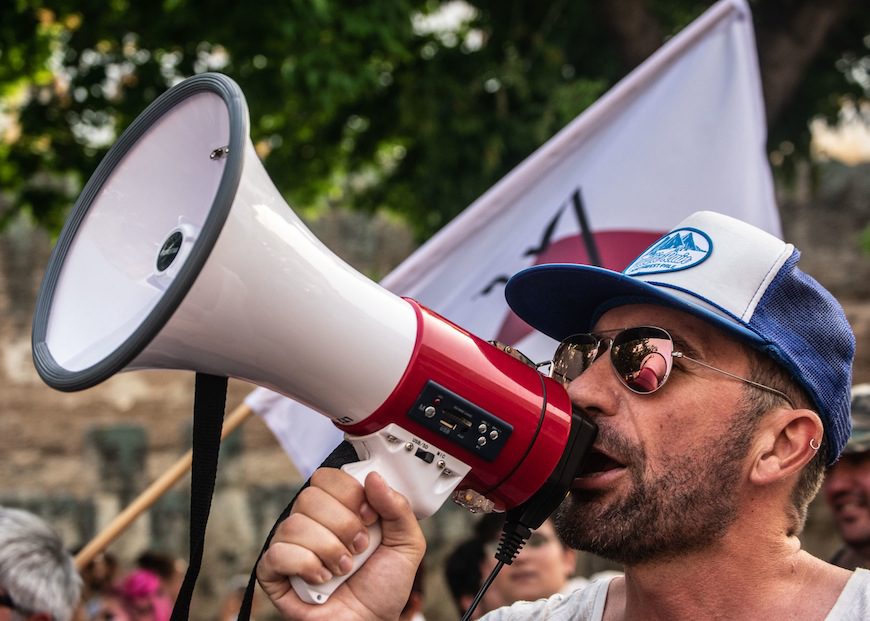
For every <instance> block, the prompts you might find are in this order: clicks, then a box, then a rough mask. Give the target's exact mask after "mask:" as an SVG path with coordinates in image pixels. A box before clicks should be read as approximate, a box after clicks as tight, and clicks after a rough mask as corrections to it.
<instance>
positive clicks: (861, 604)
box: [480, 569, 870, 621]
mask: <svg viewBox="0 0 870 621" xmlns="http://www.w3.org/2000/svg"><path fill="white" fill-rule="evenodd" d="M615 577H616V576H608V577H606V578H601V579H598V580H594V581H593V582H591V583H590V584H589V586H587V587H586V588H584V589H580V590H579V591H574V592H573V593H570V594H568V595H563V594H561V593H557V594H556V595H553V596H551V597H549V598H547V599H539V600H537V601H535V602H516V603H515V604H512V605H511V606H505V607H504V608H499V609H498V610H493V611H492V612H490V613H489V614H486V615H484V616H483V617H482V618H481V620H480V621H601V619H602V618H603V617H604V604H605V602H606V601H607V588H608V587H609V586H610V581H611V580H613V578H615ZM867 619H870V570H867V569H856V570H855V571H854V572H853V573H852V577H851V578H849V582H847V583H846V586H845V588H844V589H843V592H842V593H840V597H839V598H837V602H836V603H835V604H834V607H833V608H832V609H831V612H829V613H828V616H827V617H825V621H866V620H867Z"/></svg>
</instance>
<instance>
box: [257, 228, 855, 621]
mask: <svg viewBox="0 0 870 621" xmlns="http://www.w3.org/2000/svg"><path fill="white" fill-rule="evenodd" d="M799 256H800V254H799V252H798V251H797V250H796V249H795V248H794V247H793V246H792V245H791V244H786V243H784V242H783V241H781V240H779V239H777V238H776V237H774V236H772V235H769V234H768V233H766V232H764V231H761V230H759V229H757V228H755V227H753V226H750V225H748V224H746V223H743V222H741V221H739V220H736V219H734V218H730V217H728V216H724V215H721V214H717V213H712V212H698V213H695V214H693V215H692V216H690V217H689V218H687V219H686V220H684V221H683V222H682V223H680V224H679V225H678V226H677V227H676V228H675V229H673V230H672V231H671V232H670V233H668V234H667V235H665V236H664V237H663V238H662V239H661V240H659V241H658V242H656V243H655V244H653V245H652V246H651V247H650V248H648V249H647V250H646V251H645V252H644V253H643V254H641V256H640V257H638V258H637V259H635V261H634V262H633V263H632V264H631V265H629V267H628V268H626V270H625V271H624V272H622V273H619V272H614V271H611V270H606V269H602V268H597V267H592V266H583V265H566V264H558V265H538V266H534V267H531V268H528V269H526V270H523V271H521V272H519V273H518V274H516V275H515V276H514V277H513V278H512V279H511V280H510V281H509V282H508V284H507V286H506V289H505V295H506V297H507V299H508V302H509V304H510V305H511V308H512V309H513V310H514V312H515V313H517V315H519V317H520V318H521V319H523V320H524V321H526V322H527V323H529V324H530V325H532V326H533V327H535V328H537V329H538V330H540V331H541V332H543V333H545V334H547V335H548V336H551V337H553V338H554V339H555V340H557V341H561V343H560V345H559V346H558V348H557V349H556V353H555V355H554V361H553V363H552V365H551V367H552V368H551V374H552V375H553V377H555V378H556V379H559V380H561V381H562V382H563V383H564V385H565V386H566V388H567V392H568V395H569V396H570V398H571V400H572V402H573V404H574V406H575V407H576V408H577V410H578V411H579V412H581V413H583V414H584V415H585V416H587V417H589V418H590V419H592V420H594V421H595V423H596V424H597V425H598V436H597V438H596V440H595V443H594V446H593V448H592V450H591V452H590V454H589V455H588V456H587V458H586V460H585V465H584V467H583V469H582V470H581V471H580V472H578V473H577V476H576V478H575V479H574V483H573V486H572V489H571V491H570V494H569V495H568V496H567V497H566V499H565V501H564V502H563V503H562V505H561V506H560V508H559V509H558V510H557V512H556V514H555V517H554V521H555V523H556V528H557V532H558V533H559V536H560V537H561V538H562V539H563V540H564V541H565V542H566V543H568V544H569V545H571V546H572V547H574V548H576V549H580V550H585V551H589V552H592V553H595V554H599V555H601V556H604V557H605V558H609V559H611V560H614V561H617V562H620V563H622V564H623V565H624V569H625V574H624V576H617V577H609V578H607V579H602V580H596V581H593V582H592V583H591V584H590V585H589V586H587V587H586V588H584V589H580V590H577V591H574V592H573V593H571V594H568V595H564V594H557V595H553V596H551V597H549V598H546V599H543V600H538V601H536V602H522V603H516V604H513V605H512V606H510V607H507V608H500V609H498V610H496V611H493V612H491V613H489V614H488V615H487V616H485V617H484V619H486V620H487V621H502V620H520V619H523V620H525V619H528V620H535V621H538V620H548V621H568V620H571V621H575V620H591V621H598V620H602V619H607V620H608V621H610V620H631V619H644V620H666V621H680V620H692V621H694V620H697V619H711V618H716V619H746V620H755V619H802V620H803V619H807V620H808V619H814V620H822V619H826V620H830V621H834V620H837V621H843V620H853V619H854V620H859V619H868V618H870V571H868V570H865V569H857V570H855V571H852V572H850V571H848V570H846V569H843V568H840V567H836V566H834V565H831V564H829V563H826V562H825V561H823V560H821V559H818V558H815V557H814V556H812V555H811V554H809V553H807V552H806V551H804V550H802V549H801V544H800V540H799V539H798V536H799V534H800V532H801V530H802V529H803V526H804V522H805V519H806V513H807V506H808V504H809V502H810V500H811V499H812V498H813V496H815V494H816V493H817V492H818V490H819V488H820V486H821V483H822V478H823V476H824V471H825V467H826V466H828V465H831V464H833V463H834V462H836V461H837V458H838V457H839V456H840V452H841V451H842V449H843V447H844V446H845V444H846V441H847V440H848V438H849V432H850V427H851V422H850V417H849V402H850V388H851V367H852V360H853V357H854V348H855V338H854V335H853V333H852V330H851V327H850V326H849V324H848V321H847V320H846V317H845V314H844V313H843V310H842V308H841V307H840V305H839V304H838V303H837V302H836V300H835V299H834V298H833V297H832V296H831V294H830V293H829V292H828V291H826V290H825V289H823V288H822V287H821V286H820V285H819V284H818V283H817V282H816V281H815V280H813V279H812V278H811V277H809V276H808V275H807V274H805V273H803V272H802V271H801V270H800V269H798V268H797V261H798V258H799ZM654 352H655V353H660V354H662V356H663V357H664V359H665V361H666V363H667V364H666V366H665V368H664V369H663V370H661V369H659V370H658V372H657V373H655V377H654V378H651V377H644V379H643V381H642V382H635V381H634V378H636V377H638V376H640V375H649V374H648V373H646V374H640V373H639V372H640V371H642V370H643V368H642V367H643V361H644V360H646V359H648V356H649V354H651V353H654ZM654 358H656V357H654ZM378 519H379V520H380V524H381V528H382V532H383V539H382V542H381V544H380V545H379V546H378V547H377V548H376V549H375V551H374V553H373V554H372V555H371V556H370V557H369V558H368V560H367V561H366V563H365V564H363V565H362V567H361V568H360V569H359V570H358V571H357V572H356V573H354V574H353V575H352V576H350V577H349V579H348V580H347V581H345V582H344V583H343V584H342V585H341V586H340V587H338V588H337V589H336V590H335V592H334V593H333V594H332V596H331V597H330V598H329V600H328V601H326V602H325V603H324V604H322V605H320V606H318V605H309V604H305V603H304V602H303V601H302V600H300V599H299V598H298V597H297V595H296V593H295V592H294V591H293V589H292V588H291V586H290V582H289V581H288V576H300V577H301V578H302V579H304V580H306V581H308V582H311V583H321V582H323V581H324V580H325V579H327V578H328V577H329V576H331V575H334V574H344V573H347V572H348V567H349V561H350V560H351V555H352V554H353V553H354V552H355V551H357V550H359V549H363V548H364V547H365V544H366V543H367V528H366V527H367V525H368V524H371V523H373V522H374V521H376V520H378ZM425 547H426V543H425V539H424V537H423V534H422V531H421V529H420V526H419V524H418V523H417V521H416V520H415V519H414V515H413V512H412V510H411V508H410V506H409V503H408V501H407V499H405V498H404V497H403V496H402V495H401V494H398V493H397V492H395V491H394V490H392V489H391V488H390V487H389V486H388V485H387V483H386V481H384V479H383V478H382V477H380V476H379V475H377V474H376V473H371V474H369V475H368V477H367V478H366V480H365V484H364V485H363V486H361V485H360V484H359V483H357V482H356V480H355V479H353V478H352V477H351V476H350V475H348V474H346V473H344V472H342V471H341V470H335V469H329V468H322V469H320V470H318V471H317V472H315V474H314V476H313V477H312V484H311V486H310V487H309V488H307V489H306V490H304V491H303V492H302V493H301V494H300V495H299V498H298V500H297V502H296V503H295V506H294V508H293V511H292V513H291V515H290V517H288V518H287V519H286V520H285V521H284V522H283V523H282V524H281V525H280V526H279V527H278V528H277V530H276V532H275V536H274V538H273V539H272V541H271V544H270V546H269V548H268V549H267V550H266V552H265V554H264V555H263V557H262V558H261V560H260V562H259V563H258V568H257V576H258V579H259V582H260V585H261V586H262V588H263V589H264V591H265V592H266V594H267V595H268V596H269V597H270V599H271V600H272V602H273V604H274V605H275V606H276V608H277V609H278V610H279V611H280V612H281V614H282V615H283V617H284V618H286V619H303V618H304V619H308V620H311V621H316V620H318V619H337V618H348V617H351V616H352V617H353V618H355V619H394V618H396V617H397V616H398V611H399V610H400V609H401V606H402V605H403V604H404V602H405V600H406V599H407V595H408V591H409V589H410V584H411V580H412V578H413V575H414V569H415V567H416V565H417V563H419V561H420V559H421V558H422V556H423V552H424V550H425Z"/></svg>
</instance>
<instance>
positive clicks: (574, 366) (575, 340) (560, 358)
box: [550, 334, 598, 384]
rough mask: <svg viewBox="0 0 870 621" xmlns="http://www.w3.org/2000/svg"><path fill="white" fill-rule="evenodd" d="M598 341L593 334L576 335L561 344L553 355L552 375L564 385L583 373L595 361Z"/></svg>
mask: <svg viewBox="0 0 870 621" xmlns="http://www.w3.org/2000/svg"><path fill="white" fill-rule="evenodd" d="M597 352H598V339H596V338H595V337H594V336H592V335H591V334H575V335H573V336H569V337H568V338H566V339H565V340H564V341H562V342H561V343H559V346H558V347H557V348H556V353H555V354H554V355H553V366H552V368H551V370H550V375H551V377H553V378H554V379H557V380H559V381H560V382H562V383H563V384H567V383H569V382H570V381H571V380H573V379H574V378H575V377H577V376H578V375H580V374H581V373H583V371H585V370H586V369H587V368H588V367H589V365H590V364H592V362H593V361H594V360H595V356H596V355H597Z"/></svg>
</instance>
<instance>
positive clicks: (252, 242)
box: [33, 74, 595, 603]
mask: <svg viewBox="0 0 870 621" xmlns="http://www.w3.org/2000/svg"><path fill="white" fill-rule="evenodd" d="M505 350H509V348H499V347H495V346H493V345H491V344H489V343H487V342H485V341H482V340H481V339H479V338H477V337H476V336H474V335H472V334H470V333H468V332H467V331H465V330H462V329H461V328H459V327H457V326H455V325H454V324H452V323H450V322H448V321H447V320H445V319H443V318H441V317H439V316H438V315H437V314H435V313H433V312H431V311H429V310H427V309H426V308H424V307H422V306H420V305H419V304H417V303H416V302H414V301H413V300H409V299H404V298H401V297H398V296H396V295H394V294H392V293H390V292H389V291H387V290H385V289H384V288H382V287H380V286H379V285H378V284H376V283H374V282H372V281H371V280H369V279H368V278H366V277H365V276H363V275H361V274H359V273H358V272H356V271H355V270H354V269H352V268H351V267H349V266H348V265H347V264H345V263H344V262H343V261H341V260H340V259H339V258H337V257H336V256H335V255H334V254H333V253H332V252H330V251H329V250H328V249H327V248H326V247H325V246H324V245H323V244H322V243H321V242H320V241H318V240H317V239H316V238H315V237H314V236H313V235H312V234H311V232H310V231H308V229H307V228H306V227H305V226H304V225H303V224H302V222H301V221H300V220H299V218H298V217H297V216H296V215H295V214H294V213H293V211H292V210H291V209H290V208H289V207H288V206H287V204H286V203H285V202H284V200H283V198H282V197H281V195H280V193H279V192H278V191H277V189H276V188H275V187H274V185H273V183H272V182H271V180H270V179H269V177H268V175H267V174H266V172H265V169H264V168H263V166H262V165H261V163H260V161H259V159H258V158H257V156H256V153H255V151H254V148H253V145H252V143H251V141H250V139H249V138H248V113H247V107H246V104H245V99H244V96H243V95H242V92H241V90H240V89H239V87H238V85H236V83H235V82H233V81H232V80H231V79H229V78H228V77H226V76H223V75H220V74H202V75H198V76H195V77H193V78H189V79H188V80H185V81H184V82H181V83H180V84H178V85H177V86H175V87H173V88H171V89H170V90H168V91H167V92H165V93H164V94H163V95H162V96H160V97H159V98H158V99H157V100H156V101H154V102H153V103H152V104H151V105H150V106H149V107H148V108H147V109H146V110H145V111H144V112H143V113H142V114H141V115H140V116H139V117H138V118H137V119H136V120H135V121H134V122H133V123H132V125H131V126H130V127H129V128H128V129H127V130H126V131H125V132H124V133H123V135H122V136H121V137H120V139H119V140H118V141H117V143H116V144H115V145H114V146H113V147H112V148H111V149H110V151H109V152H108V154H107V155H106V157H105V158H104V159H103V161H102V162H101V163H100V165H99V167H98V168H97V170H96V171H95V172H94V174H93V176H92V177H91V179H90V180H89V181H88V183H87V185H86V186H85V188H84V190H83V191H82V194H81V196H80V197H79V200H78V201H77V203H76V205H75V207H74V209H73V211H72V213H71V215H70V217H69V219H68V221H67V223H66V225H65V226H64V229H63V231H62V233H61V235H60V237H59V240H58V242H57V245H56V246H55V248H54V251H53V253H52V256H51V259H50V261H49V265H48V268H47V270H46V274H45V277H44V280H43V283H42V287H41V289H40V292H39V296H38V298H37V305H36V314H35V317H34V322H33V356H34V362H35V364H36V368H37V370H38V372H39V374H40V376H41V377H42V378H43V380H44V381H45V382H46V383H47V384H48V385H50V386H52V387H54V388H57V389H59V390H64V391H75V390H82V389H85V388H89V387H91V386H94V385H95V384H97V383H99V382H102V381H103V380H105V379H107V378H109V377H111V376H112V375H114V374H115V373H118V372H121V371H128V370H134V369H182V370H192V371H196V372H198V373H206V374H210V375H215V376H221V377H234V378H238V379H242V380H246V381H249V382H252V383H254V384H257V385H260V386H264V387H267V388H270V389H272V390H274V391H276V392H279V393H281V394H283V395H286V396H288V397H291V398H293V399H296V400H298V401H300V402H302V403H305V404H307V405H309V406H311V407H312V408H314V409H316V410H317V411H319V412H321V413H322V414H324V415H325V416H328V417H329V418H331V419H332V421H333V422H334V423H335V424H336V425H337V426H338V427H339V428H341V429H342V430H344V431H345V432H346V434H347V437H348V439H349V440H351V442H352V443H353V444H354V447H355V449H356V451H357V453H358V455H359V457H360V459H361V461H360V462H357V463H355V464H349V465H347V466H345V469H347V470H348V471H349V472H351V474H353V475H354V476H356V477H357V478H358V479H359V480H361V481H362V480H363V479H364V477H365V475H366V474H367V473H368V472H370V471H372V470H377V471H378V472H380V473H381V474H382V475H383V476H384V477H385V479H386V480H387V481H388V482H389V483H390V484H391V485H392V486H393V487H395V488H396V489H398V490H399V491H400V492H402V493H403V494H405V495H406V496H407V497H408V498H409V500H410V502H411V505H412V506H413V507H414V510H415V513H416V514H417V516H418V517H421V518H422V517H425V516H428V515H431V514H432V513H434V512H435V511H436V510H437V509H438V507H440V506H441V504H442V503H443V502H444V500H445V499H446V498H447V497H448V496H450V495H451V494H454V496H455V499H456V500H457V501H458V502H460V504H464V505H465V506H467V507H469V508H471V509H473V510H487V509H489V508H495V509H496V510H506V509H512V508H516V507H520V506H523V505H525V504H528V505H529V506H531V505H533V504H534V505H535V507H536V508H537V509H540V507H542V506H547V507H549V511H551V510H552V508H554V507H555V504H557V503H558V501H559V500H561V497H563V496H564V494H565V492H566V491H567V489H568V485H569V483H570V481H571V480H572V479H573V477H574V475H575V473H576V471H577V467H578V462H579V460H580V459H581V458H582V456H583V455H584V454H585V452H586V448H587V447H588V445H590V444H591V442H592V439H593V438H594V434H595V427H594V425H593V424H592V423H591V422H589V421H587V420H586V419H583V418H582V417H581V416H580V415H579V414H576V413H574V412H573V411H572V407H571V404H570V401H569V399H568V397H567V394H566V392H565V390H564V389H563V388H562V386H561V385H560V384H558V383H557V382H555V381H554V380H551V379H549V378H546V377H544V376H543V375H541V374H540V373H539V372H538V371H537V370H536V369H535V368H532V367H531V366H528V365H527V364H524V363H523V362H522V361H520V360H519V359H518V358H517V357H515V356H513V355H509V354H508V353H506V351H505ZM457 488H459V489H458V490H457ZM544 496H547V499H546V502H544V500H542V499H543V497H544ZM551 497H552V498H551ZM530 500H534V501H535V502H534V503H530V502H529V501H530ZM551 505H552V506H551ZM549 511H547V512H546V514H549ZM546 514H545V515H544V516H543V517H541V518H540V521H538V522H537V524H534V525H531V528H534V527H536V526H538V525H540V522H541V521H543V519H544V518H545V517H546ZM532 521H537V520H536V519H535V520H532ZM378 534H379V531H378V530H377V529H374V530H373V533H372V537H371V539H372V545H371V546H370V549H369V550H368V551H367V552H364V553H363V554H361V555H359V556H358V558H357V567H358V566H359V565H360V564H361V563H362V562H364V560H365V558H367V556H368V554H370V553H371V551H373V549H374V547H375V546H376V545H377V542H378V541H379V537H378ZM347 577H348V576H342V577H340V578H335V579H333V581H330V582H329V583H327V584H325V585H317V586H314V585H308V584H306V583H304V582H302V581H301V580H298V579H294V588H295V589H296V591H297V593H298V594H299V595H300V597H302V598H303V599H305V600H306V601H309V602H312V603H322V602H324V601H326V599H327V598H328V596H329V594H330V593H331V592H332V591H333V590H334V589H335V588H337V586H338V585H339V584H341V582H343V581H344V579H346V578H347Z"/></svg>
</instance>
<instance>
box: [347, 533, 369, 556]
mask: <svg viewBox="0 0 870 621" xmlns="http://www.w3.org/2000/svg"><path fill="white" fill-rule="evenodd" d="M368 543H369V534H368V533H363V532H360V533H357V534H356V537H354V538H353V542H352V543H351V546H352V547H353V553H354V554H359V553H360V552H362V551H363V550H365V549H366V546H367V545H368Z"/></svg>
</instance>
